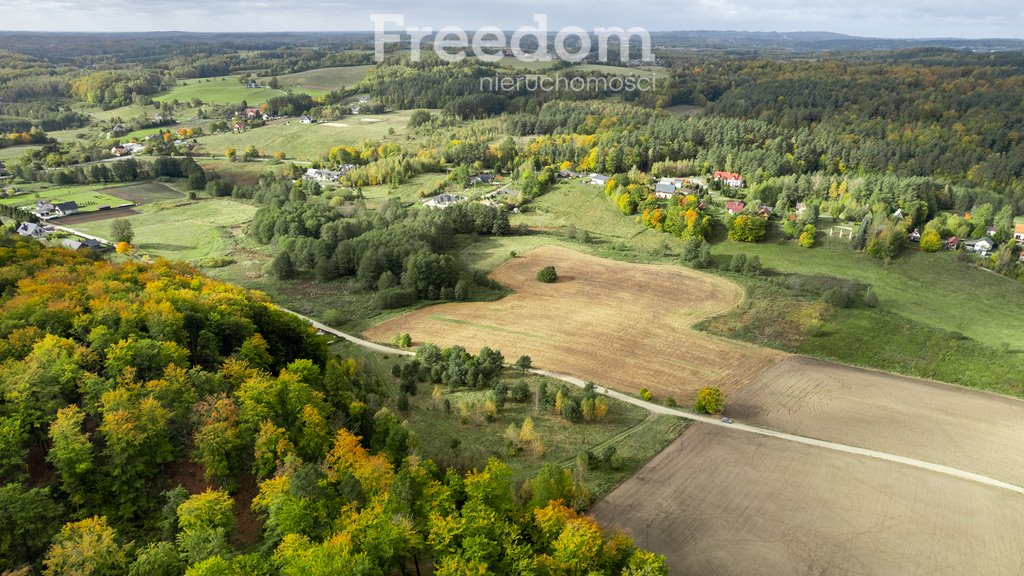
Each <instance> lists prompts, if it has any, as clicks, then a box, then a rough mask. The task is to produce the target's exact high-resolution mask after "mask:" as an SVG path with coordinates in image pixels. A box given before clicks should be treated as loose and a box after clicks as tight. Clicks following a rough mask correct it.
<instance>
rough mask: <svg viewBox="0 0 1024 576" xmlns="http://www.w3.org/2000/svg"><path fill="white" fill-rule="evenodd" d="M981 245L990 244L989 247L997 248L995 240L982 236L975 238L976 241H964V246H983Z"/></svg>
mask: <svg viewBox="0 0 1024 576" xmlns="http://www.w3.org/2000/svg"><path fill="white" fill-rule="evenodd" d="M981 243H985V244H988V245H989V246H995V245H996V242H995V240H993V239H991V238H989V237H988V236H982V237H981V238H975V239H974V240H965V241H964V244H966V245H968V246H975V245H978V244H981Z"/></svg>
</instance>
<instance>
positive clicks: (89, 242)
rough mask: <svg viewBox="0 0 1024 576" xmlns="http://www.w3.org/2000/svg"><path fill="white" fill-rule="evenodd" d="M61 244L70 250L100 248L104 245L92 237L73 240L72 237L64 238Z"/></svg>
mask: <svg viewBox="0 0 1024 576" xmlns="http://www.w3.org/2000/svg"><path fill="white" fill-rule="evenodd" d="M61 244H63V245H64V247H65V248H67V249H68V250H82V249H91V250H99V249H100V248H101V247H103V244H101V243H100V242H99V241H97V240H93V239H92V238H86V239H85V240H73V239H71V238H67V239H65V240H62V241H61Z"/></svg>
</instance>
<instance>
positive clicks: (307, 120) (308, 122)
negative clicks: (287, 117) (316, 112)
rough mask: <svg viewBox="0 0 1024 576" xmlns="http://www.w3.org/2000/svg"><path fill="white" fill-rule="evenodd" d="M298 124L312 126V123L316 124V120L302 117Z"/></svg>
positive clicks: (310, 117)
mask: <svg viewBox="0 0 1024 576" xmlns="http://www.w3.org/2000/svg"><path fill="white" fill-rule="evenodd" d="M299 122H300V123H302V124H312V123H313V122H316V120H313V117H312V116H303V117H302V118H299Z"/></svg>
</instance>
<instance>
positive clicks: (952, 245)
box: [946, 236, 960, 250]
mask: <svg viewBox="0 0 1024 576" xmlns="http://www.w3.org/2000/svg"><path fill="white" fill-rule="evenodd" d="M959 247H960V239H959V238H957V237H956V236H950V237H949V238H947V239H946V250H956V249H957V248H959Z"/></svg>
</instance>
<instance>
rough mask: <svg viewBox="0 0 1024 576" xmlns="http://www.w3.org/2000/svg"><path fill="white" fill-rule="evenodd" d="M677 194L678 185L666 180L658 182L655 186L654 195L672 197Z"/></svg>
mask: <svg viewBox="0 0 1024 576" xmlns="http://www.w3.org/2000/svg"><path fill="white" fill-rule="evenodd" d="M675 195H676V187H675V186H673V185H672V184H668V183H666V182H658V184H657V185H656V186H655V187H654V196H655V197H656V198H665V199H668V198H672V197H673V196H675Z"/></svg>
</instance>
